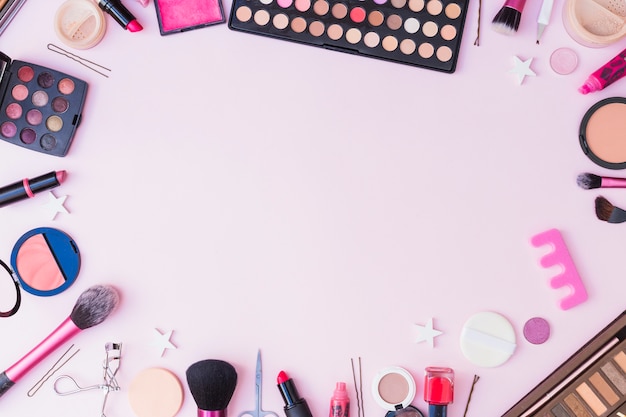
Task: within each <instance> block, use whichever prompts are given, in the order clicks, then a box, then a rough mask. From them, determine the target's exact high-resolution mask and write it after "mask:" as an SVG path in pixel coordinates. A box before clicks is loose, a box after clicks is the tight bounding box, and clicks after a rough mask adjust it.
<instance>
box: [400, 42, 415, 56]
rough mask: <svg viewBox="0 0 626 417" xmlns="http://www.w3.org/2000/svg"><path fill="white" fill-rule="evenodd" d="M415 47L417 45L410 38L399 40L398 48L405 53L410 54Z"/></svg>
mask: <svg viewBox="0 0 626 417" xmlns="http://www.w3.org/2000/svg"><path fill="white" fill-rule="evenodd" d="M416 49H417V45H416V44H415V42H413V40H412V39H403V40H402V42H400V50H401V51H402V53H403V54H405V55H411V54H412V53H414V52H415V50H416Z"/></svg>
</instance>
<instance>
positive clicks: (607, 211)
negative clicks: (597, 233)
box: [596, 196, 626, 223]
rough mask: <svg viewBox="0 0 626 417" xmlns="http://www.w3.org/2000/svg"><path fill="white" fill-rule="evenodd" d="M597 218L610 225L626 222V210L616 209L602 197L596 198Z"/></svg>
mask: <svg viewBox="0 0 626 417" xmlns="http://www.w3.org/2000/svg"><path fill="white" fill-rule="evenodd" d="M596 216H598V219H600V220H602V221H605V222H608V223H623V222H626V210H623V209H621V208H619V207H615V206H614V205H613V204H611V202H610V201H609V200H607V199H606V198H604V197H602V196H600V197H596Z"/></svg>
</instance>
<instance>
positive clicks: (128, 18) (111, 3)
mask: <svg viewBox="0 0 626 417" xmlns="http://www.w3.org/2000/svg"><path fill="white" fill-rule="evenodd" d="M94 1H96V3H98V7H100V8H101V9H102V10H104V11H105V12H106V13H108V14H109V15H111V17H113V19H115V21H116V22H117V23H119V24H120V26H122V27H123V28H124V29H128V31H129V32H139V31H140V30H143V26H141V25H140V24H139V22H138V21H137V19H136V18H135V16H133V14H132V13H131V12H130V11H128V9H127V8H126V7H125V6H124V5H123V4H122V2H121V1H120V0H94Z"/></svg>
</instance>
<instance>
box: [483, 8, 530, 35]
mask: <svg viewBox="0 0 626 417" xmlns="http://www.w3.org/2000/svg"><path fill="white" fill-rule="evenodd" d="M524 4H526V0H506V2H505V3H504V6H502V8H501V9H500V11H499V12H498V13H497V14H496V15H495V17H494V18H493V20H492V22H491V27H492V28H493V30H495V31H496V32H498V33H502V34H504V35H513V34H514V33H515V32H517V29H519V23H520V20H521V19H522V11H523V10H524Z"/></svg>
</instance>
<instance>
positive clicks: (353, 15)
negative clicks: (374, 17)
mask: <svg viewBox="0 0 626 417" xmlns="http://www.w3.org/2000/svg"><path fill="white" fill-rule="evenodd" d="M366 15H367V14H366V13H365V9H364V8H362V7H354V8H353V9H352V10H350V20H352V21H353V22H355V23H361V22H363V21H364V20H365V16H366Z"/></svg>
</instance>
